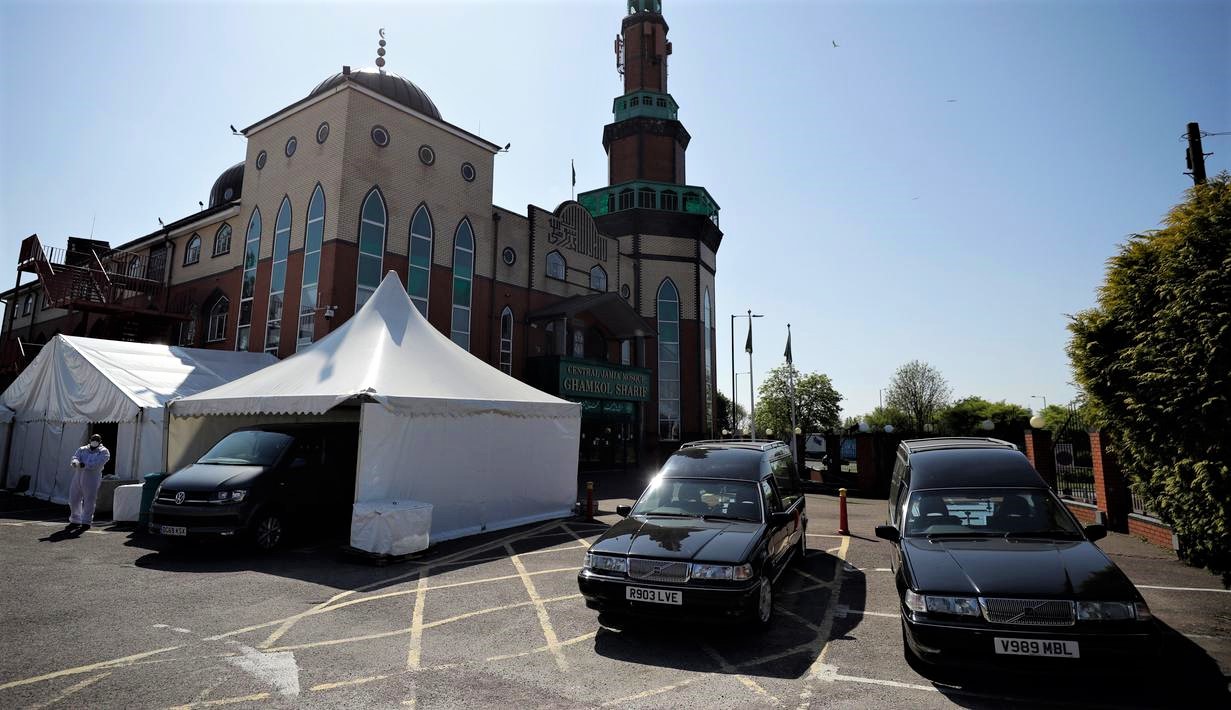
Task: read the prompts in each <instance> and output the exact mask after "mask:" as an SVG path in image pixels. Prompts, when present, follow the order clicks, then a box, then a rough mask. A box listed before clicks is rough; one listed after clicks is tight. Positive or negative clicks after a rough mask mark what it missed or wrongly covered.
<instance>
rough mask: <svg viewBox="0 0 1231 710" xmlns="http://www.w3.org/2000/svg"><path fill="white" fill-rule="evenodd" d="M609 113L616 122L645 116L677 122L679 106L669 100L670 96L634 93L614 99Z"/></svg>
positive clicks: (648, 92) (655, 92) (654, 92)
mask: <svg viewBox="0 0 1231 710" xmlns="http://www.w3.org/2000/svg"><path fill="white" fill-rule="evenodd" d="M611 112H612V113H614V114H615V120H616V121H623V120H626V119H629V118H638V117H641V116H645V117H647V118H659V119H663V120H668V121H677V120H679V118H678V117H679V112H680V106H679V104H677V103H675V99H673V98H671V94H663V93H659V92H657V91H634V92H633V93H631V94H625V95H623V96H619V97H616V99H615V101H614V102H613V103H612V108H611Z"/></svg>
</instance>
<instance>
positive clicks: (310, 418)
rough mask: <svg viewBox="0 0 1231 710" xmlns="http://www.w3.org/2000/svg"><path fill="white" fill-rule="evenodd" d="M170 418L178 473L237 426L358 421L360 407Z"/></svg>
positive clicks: (171, 454)
mask: <svg viewBox="0 0 1231 710" xmlns="http://www.w3.org/2000/svg"><path fill="white" fill-rule="evenodd" d="M170 418H171V422H170V425H169V431H168V434H167V458H166V461H167V466H168V467H167V469H166V470H167V471H169V472H172V473H174V472H175V471H178V470H179V469H181V468H183V467H185V466H187V465H188V464H190V463H192V462H194V461H196V460H197V459H199V458H201V455H202V454H204V453H205V452H206V451H209V450H210V447H212V446H213V445H214V444H216V443H218V440H219V439H221V438H222V437H224V436H226V435H227V434H230V433H231V432H233V431H235V430H236V429H241V428H243V427H247V426H257V425H260V424H311V423H323V422H357V421H359V409H358V408H356V407H345V408H343V407H339V408H337V409H331V410H329V411H328V412H325V413H324V414H242V415H230V414H228V415H216V416H205V417H177V416H175V415H174V413H172V414H171V417H170ZM147 473H148V471H147Z"/></svg>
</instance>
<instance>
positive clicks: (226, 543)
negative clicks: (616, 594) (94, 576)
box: [124, 518, 595, 591]
mask: <svg viewBox="0 0 1231 710" xmlns="http://www.w3.org/2000/svg"><path fill="white" fill-rule="evenodd" d="M565 524H567V525H573V526H576V529H575V532H576V533H577V534H582V535H584V534H588V533H589V532H590V531H591V530H593V529H594V528H595V524H594V523H593V522H587V521H584V520H581V519H577V518H566V519H561V520H557V521H548V522H545V523H538V524H534V525H526V526H522V527H519V528H510V529H506V530H499V531H496V532H489V533H483V534H480V535H472V536H469V537H465V538H461V539H458V540H449V541H446V542H443V543H439V544H435V545H432V547H430V548H429V549H428V550H426V551H424V552H422V553H417V554H414V555H410V556H407V557H405V558H379V557H373V556H369V555H367V554H366V553H358V552H357V551H354V550H353V549H350V548H348V546H347V544H346V543H347V539H346V537H345V536H344V535H343V536H338V535H329V534H326V533H323V532H315V533H314V532H312V531H308V532H301V533H300V534H299V535H297V536H295V537H294V538H292V539H291V540H290V541H288V543H287V544H286V545H284V546H282V547H279V548H278V549H277V550H274V551H272V552H260V551H258V550H256V549H255V548H253V547H252V546H251V545H250V544H247V543H246V542H245V540H244V539H243V538H220V539H219V538H215V539H201V540H192V539H187V540H185V539H176V538H166V537H161V536H158V535H153V534H150V533H146V532H144V531H140V530H137V531H134V532H133V533H132V534H130V535H129V537H128V540H127V541H125V543H124V544H125V545H126V546H128V547H136V548H141V549H144V550H148V553H147V554H145V555H142V556H141V557H139V558H137V559H136V560H135V561H134V564H135V565H136V566H137V567H140V568H145V569H152V570H159V571H164V572H180V573H187V574H199V573H211V574H212V573H218V572H244V571H248V572H257V573H261V574H269V575H274V576H280V577H286V578H289V579H296V580H300V581H304V582H310V583H313V584H320V585H325V586H329V587H334V588H336V589H339V590H353V589H358V588H363V589H365V590H366V591H376V590H379V589H382V588H384V587H387V586H392V585H395V584H401V583H404V582H405V581H406V580H407V579H408V578H410V577H413V576H415V575H416V574H417V573H418V571H419V570H424V569H425V568H427V567H433V568H434V569H437V570H450V571H452V570H458V569H464V568H466V567H469V566H473V565H479V564H485V563H488V562H493V561H498V560H500V559H504V558H507V557H508V553H507V551H506V550H505V548H504V542H505V541H508V542H509V544H510V545H511V546H512V547H513V549H514V551H515V552H516V553H517V554H524V553H527V552H532V551H535V550H541V549H546V548H549V547H553V546H557V545H562V544H567V543H576V536H575V535H574V534H573V533H570V532H569V531H568V530H566V529H564V528H563V527H561V525H565ZM578 549H579V552H578V560H577V564H578V567H580V565H581V559H580V547H579V548H578ZM427 573H428V574H429V575H430V574H433V573H434V572H432V571H428V572H427Z"/></svg>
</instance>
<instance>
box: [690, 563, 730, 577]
mask: <svg viewBox="0 0 1231 710" xmlns="http://www.w3.org/2000/svg"><path fill="white" fill-rule="evenodd" d="M692 578H693V579H735V568H734V567H732V566H731V565H701V564H695V563H694V564H693V566H692Z"/></svg>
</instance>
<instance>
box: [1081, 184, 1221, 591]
mask: <svg viewBox="0 0 1231 710" xmlns="http://www.w3.org/2000/svg"><path fill="white" fill-rule="evenodd" d="M1069 330H1070V331H1071V332H1072V339H1071V340H1070V341H1069V344H1068V355H1069V359H1070V361H1071V362H1072V364H1073V370H1074V373H1075V375H1076V379H1077V383H1078V385H1079V386H1080V387H1081V388H1082V390H1083V391H1084V393H1085V394H1086V396H1087V397H1088V398H1089V401H1090V404H1091V406H1092V407H1093V408H1094V410H1095V411H1096V412H1097V414H1098V416H1099V417H1100V418H1101V420H1102V422H1103V424H1104V428H1105V430H1107V431H1108V433H1109V434H1110V435H1111V441H1112V448H1113V451H1114V452H1115V453H1116V454H1117V455H1118V457H1119V459H1120V462H1121V465H1122V468H1123V470H1124V471H1125V472H1126V473H1127V474H1128V475H1129V476H1130V478H1131V479H1132V480H1134V481H1136V482H1138V484H1139V485H1138V490H1139V491H1140V492H1141V493H1143V494H1144V497H1145V499H1146V501H1147V503H1148V505H1150V507H1151V508H1152V509H1153V510H1154V511H1157V513H1158V515H1159V516H1160V517H1161V518H1162V519H1163V521H1164V522H1167V523H1169V524H1170V525H1171V526H1172V529H1173V530H1174V531H1175V533H1176V534H1177V536H1178V537H1179V540H1180V555H1181V556H1182V557H1183V558H1184V559H1185V560H1186V561H1188V562H1190V563H1193V564H1197V565H1203V566H1207V567H1209V568H1210V569H1211V570H1213V571H1214V572H1216V573H1219V574H1221V575H1222V576H1223V582H1224V584H1228V585H1231V435H1228V432H1231V175H1228V174H1227V173H1225V172H1224V173H1223V174H1221V175H1219V176H1218V177H1216V178H1214V179H1212V180H1210V181H1209V183H1207V184H1206V185H1198V186H1195V187H1193V188H1191V189H1190V190H1189V191H1188V193H1187V198H1186V199H1185V201H1184V202H1182V203H1180V204H1179V205H1177V206H1176V207H1174V208H1173V209H1172V210H1171V212H1170V213H1169V214H1168V215H1167V217H1166V219H1165V220H1164V221H1163V228H1162V229H1159V230H1156V231H1151V232H1147V233H1144V234H1136V235H1133V236H1131V237H1129V239H1128V241H1127V243H1125V244H1124V245H1122V246H1121V247H1120V249H1119V252H1118V253H1117V254H1116V255H1115V256H1113V257H1112V258H1111V259H1110V260H1109V262H1108V268H1107V277H1106V281H1105V282H1104V284H1103V285H1102V287H1101V288H1100V289H1099V295H1098V305H1096V306H1095V307H1094V308H1091V309H1089V310H1086V311H1082V312H1081V313H1078V314H1077V315H1076V316H1074V317H1073V319H1072V322H1071V323H1070V324H1069Z"/></svg>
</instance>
